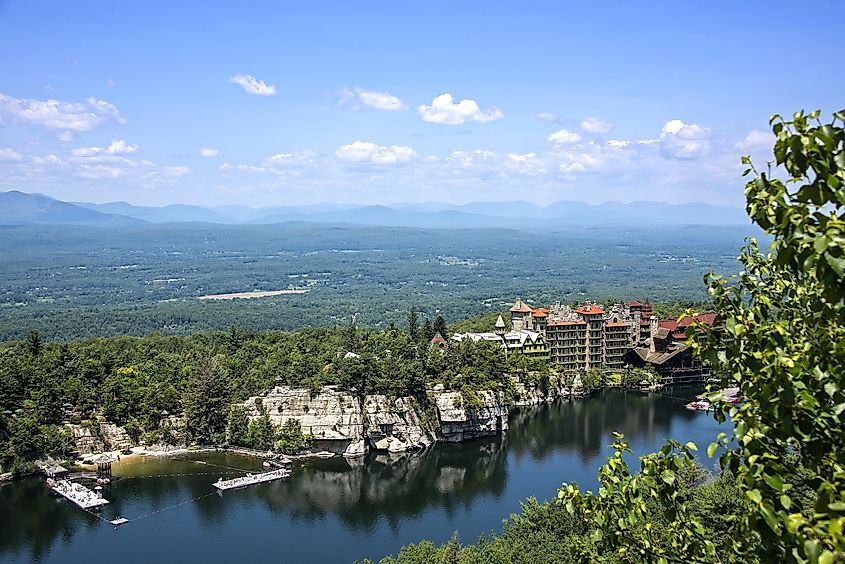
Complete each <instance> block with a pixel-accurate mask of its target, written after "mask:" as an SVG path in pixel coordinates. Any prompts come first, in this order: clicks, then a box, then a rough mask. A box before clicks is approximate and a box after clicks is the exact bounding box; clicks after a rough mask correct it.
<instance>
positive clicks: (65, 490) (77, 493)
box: [50, 480, 109, 509]
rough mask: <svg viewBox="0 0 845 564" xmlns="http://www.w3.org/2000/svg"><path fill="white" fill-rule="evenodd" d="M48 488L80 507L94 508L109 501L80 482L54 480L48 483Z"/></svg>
mask: <svg viewBox="0 0 845 564" xmlns="http://www.w3.org/2000/svg"><path fill="white" fill-rule="evenodd" d="M50 489H52V490H53V491H54V492H56V493H57V494H59V495H60V496H62V497H65V498H67V499H69V500H71V501H72V502H73V503H75V504H76V505H78V506H79V507H81V508H82V509H94V508H97V507H100V506H103V505H107V504H108V503H109V500H107V499H105V498H104V497H103V496H101V495H100V494H98V493H95V492H93V491H91V490H89V489H88V488H86V487H85V486H83V485H82V484H77V483H74V482H69V481H68V480H59V481H54V482H53V483H52V484H50Z"/></svg>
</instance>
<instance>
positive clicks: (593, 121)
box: [581, 117, 613, 133]
mask: <svg viewBox="0 0 845 564" xmlns="http://www.w3.org/2000/svg"><path fill="white" fill-rule="evenodd" d="M581 129H583V130H584V131H586V132H587V133H607V132H608V131H610V130H611V129H613V124H612V123H609V122H606V121H602V120H600V119H598V118H594V117H590V118H587V119H585V120H584V121H582V122H581Z"/></svg>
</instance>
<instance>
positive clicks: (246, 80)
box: [229, 73, 276, 96]
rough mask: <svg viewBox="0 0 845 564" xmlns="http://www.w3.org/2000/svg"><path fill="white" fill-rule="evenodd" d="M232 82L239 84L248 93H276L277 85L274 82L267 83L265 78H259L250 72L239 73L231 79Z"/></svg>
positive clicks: (257, 94)
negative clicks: (249, 73)
mask: <svg viewBox="0 0 845 564" xmlns="http://www.w3.org/2000/svg"><path fill="white" fill-rule="evenodd" d="M229 82H231V83H232V84H238V85H240V87H241V88H243V89H244V92H246V93H248V94H255V95H256V96H273V95H274V94H275V93H276V87H275V86H273V85H272V84H266V83H265V82H264V81H263V80H258V79H257V78H255V77H254V76H251V75H248V74H241V73H238V74H236V75H235V76H233V77H232V78H230V79H229Z"/></svg>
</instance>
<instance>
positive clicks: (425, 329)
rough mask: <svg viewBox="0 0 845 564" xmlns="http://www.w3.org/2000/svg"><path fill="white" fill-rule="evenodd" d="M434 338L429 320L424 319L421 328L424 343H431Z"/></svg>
mask: <svg viewBox="0 0 845 564" xmlns="http://www.w3.org/2000/svg"><path fill="white" fill-rule="evenodd" d="M433 338H434V326H433V325H432V324H431V320H430V319H429V318H427V317H426V318H425V321H423V326H422V339H423V341H425V342H426V343H427V342H429V341H431V339H433Z"/></svg>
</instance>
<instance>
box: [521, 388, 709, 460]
mask: <svg viewBox="0 0 845 564" xmlns="http://www.w3.org/2000/svg"><path fill="white" fill-rule="evenodd" d="M700 391H701V390H700V388H695V387H684V388H680V387H676V388H674V389H671V391H670V392H668V393H666V394H643V393H640V392H637V391H625V390H605V391H603V392H601V393H599V394H597V395H595V396H592V397H589V398H585V399H576V400H572V401H559V402H555V403H553V404H549V405H542V406H538V407H530V408H522V409H519V410H517V411H515V412H514V413H513V414H512V415H511V419H510V429H509V431H508V433H507V436H506V438H505V444H506V449H507V450H509V451H513V452H514V453H515V454H516V456H518V457H521V456H524V455H525V454H529V455H530V456H531V457H532V458H534V459H538V460H543V459H545V458H546V457H547V456H548V455H549V454H552V453H554V452H558V451H563V452H567V451H571V452H577V453H578V455H579V456H580V457H581V459H582V460H591V459H593V458H595V457H596V456H598V455H599V454H600V453H601V451H602V449H603V448H604V447H606V446H607V445H608V444H610V442H611V439H610V437H611V436H612V435H611V433H612V432H613V431H616V432H618V433H622V434H624V435H625V436H626V437H627V438H628V439H629V440H635V439H637V438H653V437H654V436H655V435H657V434H659V433H664V432H666V431H667V430H668V429H669V428H670V426H671V424H672V421H673V420H677V419H679V418H681V419H687V420H691V419H692V418H694V417H695V416H696V415H695V414H694V413H693V412H690V411H687V410H684V409H678V408H679V407H680V406H681V404H682V403H683V402H685V401H689V399H686V398H693V397H694V396H695V394H697V393H699V392H700Z"/></svg>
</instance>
